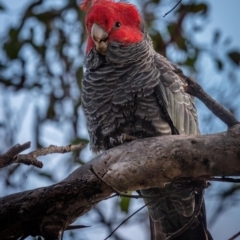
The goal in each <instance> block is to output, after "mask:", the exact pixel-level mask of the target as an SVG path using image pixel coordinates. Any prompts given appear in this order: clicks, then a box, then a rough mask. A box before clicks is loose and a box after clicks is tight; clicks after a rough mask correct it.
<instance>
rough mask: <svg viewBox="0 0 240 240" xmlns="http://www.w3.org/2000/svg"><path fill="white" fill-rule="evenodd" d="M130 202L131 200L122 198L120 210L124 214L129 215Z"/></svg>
mask: <svg viewBox="0 0 240 240" xmlns="http://www.w3.org/2000/svg"><path fill="white" fill-rule="evenodd" d="M128 194H131V192H128ZM130 201H131V198H128V197H121V201H120V209H121V211H122V212H125V213H128V210H129V206H130Z"/></svg>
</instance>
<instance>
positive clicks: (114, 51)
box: [82, 37, 199, 151]
mask: <svg viewBox="0 0 240 240" xmlns="http://www.w3.org/2000/svg"><path fill="white" fill-rule="evenodd" d="M85 67H86V71H85V74H84V78H83V89H82V106H83V110H84V113H85V115H86V119H87V126H88V131H89V135H90V144H91V148H92V149H93V150H94V151H100V150H104V149H107V148H109V145H108V138H109V137H117V136H118V135H120V134H122V133H126V134H129V135H133V136H136V137H138V138H142V137H153V136H158V135H166V134H174V133H176V132H178V133H180V134H197V133H199V130H198V122H197V114H196V109H195V106H194V103H193V100H192V98H191V96H189V95H188V94H187V93H185V92H184V89H183V84H184V82H183V79H182V77H181V76H180V75H178V73H177V72H178V69H177V68H176V67H175V66H174V65H173V64H171V63H170V62H169V61H168V60H167V59H166V58H164V57H163V56H161V55H160V54H157V53H156V52H155V51H154V50H153V48H152V43H151V40H150V39H149V37H146V38H145V40H144V41H142V42H141V43H138V44H134V45H129V46H124V45H121V44H119V43H112V44H109V47H108V51H107V55H106V57H104V56H102V55H100V54H98V53H97V52H96V50H94V49H93V50H91V51H90V52H89V53H88V55H87V57H86V60H85Z"/></svg>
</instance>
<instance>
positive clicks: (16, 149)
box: [0, 142, 31, 168]
mask: <svg viewBox="0 0 240 240" xmlns="http://www.w3.org/2000/svg"><path fill="white" fill-rule="evenodd" d="M30 147H31V142H26V143H24V144H16V145H15V146H13V147H11V148H10V149H9V150H8V151H7V152H6V153H4V154H0V168H3V167H6V166H8V165H10V164H12V163H16V156H17V155H18V154H19V153H21V152H23V151H25V150H26V149H28V148H30Z"/></svg>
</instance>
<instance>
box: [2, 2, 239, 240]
mask: <svg viewBox="0 0 240 240" xmlns="http://www.w3.org/2000/svg"><path fill="white" fill-rule="evenodd" d="M129 2H132V1H129ZM135 2H137V4H138V8H139V9H140V11H141V13H142V16H143V18H144V19H145V22H146V26H147V28H148V31H149V34H150V36H151V38H152V40H153V44H154V48H155V50H156V51H157V52H159V53H161V54H163V55H164V56H167V57H168V58H169V59H170V60H171V61H173V62H175V63H176V64H178V65H179V66H181V68H183V69H184V70H185V72H186V73H187V74H191V75H192V76H193V77H195V78H196V79H197V80H199V81H201V79H200V78H199V77H198V76H199V75H200V74H199V73H202V72H203V71H204V70H205V69H202V68H201V69H200V68H199V64H198V63H199V61H200V60H201V58H202V56H203V55H207V56H208V58H209V59H210V60H211V62H212V63H213V64H214V65H215V67H216V71H218V72H219V73H221V74H224V75H225V76H227V80H226V81H228V82H230V83H231V82H232V83H234V82H235V81H236V74H235V73H234V70H235V69H236V68H237V67H239V61H240V49H229V44H230V39H228V38H227V39H223V37H222V36H223V34H222V33H221V31H220V30H218V29H217V30H216V31H215V32H213V33H212V36H209V39H212V42H211V43H209V44H208V45H206V44H205V45H202V44H200V43H198V42H197V41H196V39H195V38H194V35H196V34H198V33H199V32H201V31H202V30H204V28H205V26H206V24H207V19H208V15H209V14H210V7H209V3H208V2H205V1H197V2H195V1H191V0H189V1H184V3H183V2H182V3H181V4H180V5H179V6H178V7H177V8H176V9H175V10H174V11H173V12H171V13H170V14H168V15H167V16H166V17H165V18H163V15H164V14H165V13H166V12H167V11H169V10H170V9H171V8H172V7H173V6H174V5H175V4H176V2H177V1H167V0H137V1H134V3H135ZM78 5H79V2H77V1H75V0H69V1H67V0H63V1H52V2H50V1H48V0H37V1H34V0H28V1H27V6H25V8H23V9H22V12H21V14H20V16H19V17H18V24H17V25H16V24H15V25H9V27H8V28H6V29H4V31H3V34H2V35H1V36H0V39H1V41H0V47H1V49H0V139H1V142H0V143H1V144H0V152H4V151H6V150H7V149H8V148H10V147H11V146H12V145H14V144H15V143H17V142H18V139H19V138H20V136H19V135H21V136H22V135H24V134H25V132H29V130H30V133H31V134H30V136H31V139H26V140H31V141H32V145H33V146H34V148H37V147H41V146H46V144H47V143H51V144H62V143H66V144H69V143H79V142H86V143H87V142H88V137H87V135H86V129H85V128H86V126H85V125H84V118H83V115H82V113H81V111H80V106H81V79H82V74H83V60H84V52H85V50H84V46H85V40H86V32H85V31H84V18H85V12H82V11H80V10H79V6H78ZM6 6H7V5H6ZM6 6H5V5H4V4H2V3H1V4H0V11H1V12H2V13H5V14H8V13H9V9H8V8H7V7H6ZM9 14H10V13H9ZM2 26H3V25H2ZM173 52H174V54H172V53H173ZM229 63H230V64H229ZM224 90H225V89H222V90H221V91H222V92H221V91H219V92H218V93H219V94H221V93H223V91H224ZM238 93H239V89H237V88H234V85H233V89H232V91H231V93H230V94H234V95H236V94H238ZM224 94H225V93H223V95H221V96H225V95H224ZM215 96H216V95H215ZM223 99H224V97H221V98H220V102H221V103H222V104H225V106H226V107H227V108H228V109H230V110H231V111H232V112H233V113H235V112H236V111H237V109H236V108H237V107H238V106H236V105H234V104H233V103H232V101H231V100H229V101H227V100H225V102H224V101H223ZM29 112H30V113H29ZM213 120H214V119H213V117H212V115H211V114H210V113H208V114H206V115H204V117H203V118H202V121H203V123H206V126H211V125H213V124H214V121H213ZM203 125H204V124H203ZM23 129H25V130H23ZM51 129H54V131H52V130H51ZM206 129H207V128H206ZM207 130H208V129H207ZM207 130H205V131H207ZM56 132H59V133H61V134H60V135H58V134H56V136H55V133H56ZM59 136H60V137H59ZM53 137H54V139H55V142H52V141H51V139H52V138H53ZM60 138H61V139H60ZM46 139H49V140H46ZM58 141H59V142H58ZM86 152H87V150H86ZM87 159H88V158H87V154H82V153H73V154H72V155H71V156H69V157H67V159H66V161H64V162H63V163H62V164H57V165H56V167H57V168H58V169H57V171H54V170H55V168H53V169H54V170H53V169H51V170H50V169H43V170H36V169H33V168H29V167H27V168H23V167H22V166H21V167H19V165H15V166H10V167H8V168H6V169H4V170H1V172H0V178H1V179H2V187H7V188H6V189H9V188H11V189H12V191H16V190H24V189H26V188H27V187H26V185H27V184H26V179H27V178H29V179H36V180H33V181H36V182H43V185H44V184H50V183H54V182H55V181H57V177H56V175H58V174H60V173H61V171H62V172H64V171H67V172H68V173H69V172H70V171H71V170H72V168H73V167H75V166H78V165H81V164H84V162H86V160H87ZM48 164H49V163H48V162H46V163H45V165H48ZM62 169H64V170H62ZM60 175H61V174H60ZM16 176H17V177H16ZM32 176H34V178H33V177H32ZM58 178H60V179H62V178H63V176H62V175H61V176H58ZM29 181H31V180H29ZM46 181H47V182H46ZM229 191H230V192H231V190H229ZM6 192H7V190H6ZM230 196H231V194H230V195H224V197H225V199H227V198H229V197H230ZM129 206H130V199H127V198H121V200H120V201H115V204H114V207H113V209H112V213H113V214H112V216H113V217H112V218H110V219H111V221H108V220H106V219H107V218H106V217H105V216H104V209H101V208H97V209H95V214H96V215H97V216H98V217H97V219H98V220H97V221H98V222H101V223H102V224H103V225H104V226H105V227H106V228H107V229H108V231H110V230H113V229H114V228H113V226H116V221H114V220H113V219H114V214H115V213H116V212H119V211H121V212H122V216H120V217H118V218H117V220H118V223H119V221H120V222H121V219H124V218H125V217H126V216H127V214H128V213H129ZM221 210H222V209H221ZM89 216H90V214H87V216H86V217H89ZM139 216H140V215H138V218H137V219H138V220H136V221H140V220H141V221H143V222H144V223H145V225H146V221H147V218H146V215H144V214H143V216H144V217H139ZM139 219H140V220H139ZM143 219H144V220H143ZM115 220H116V219H115ZM90 225H91V224H90ZM71 236H72V239H74V237H75V235H74V233H73V232H71V233H70V235H69V237H71ZM84 239H87V237H86V238H84ZM115 239H123V238H121V237H120V236H119V235H116V236H115Z"/></svg>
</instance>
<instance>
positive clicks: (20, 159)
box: [0, 142, 85, 168]
mask: <svg viewBox="0 0 240 240" xmlns="http://www.w3.org/2000/svg"><path fill="white" fill-rule="evenodd" d="M30 146H31V142H26V143H24V144H22V145H20V144H17V145H15V146H13V147H12V148H10V149H9V150H8V151H7V152H6V153H4V154H2V155H0V168H3V167H6V166H8V165H10V164H13V163H23V164H26V165H33V166H35V167H38V168H42V166H43V164H42V162H40V161H39V160H37V157H39V156H45V155H47V154H52V153H67V152H72V151H77V150H82V149H83V148H84V147H85V144H84V143H79V144H77V145H68V146H64V147H58V146H53V145H50V146H49V147H46V148H40V149H38V150H35V151H32V152H30V153H27V154H19V153H20V152H23V151H24V150H26V149H28V148H30Z"/></svg>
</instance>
